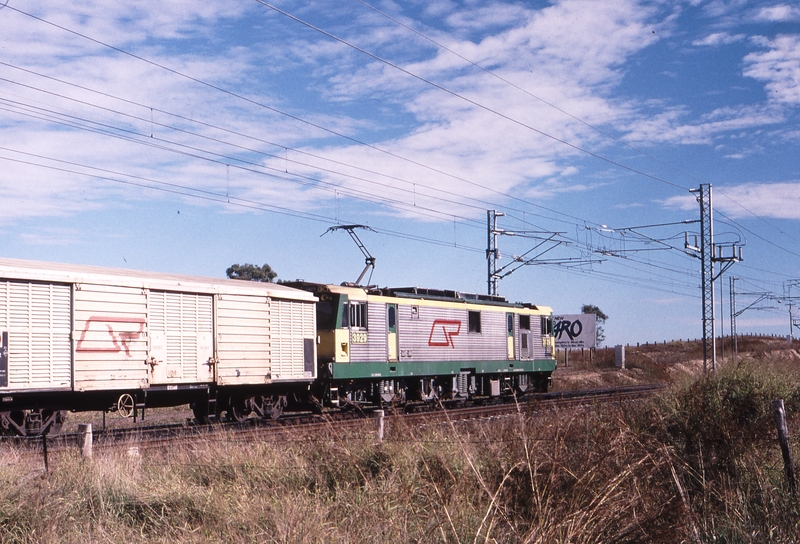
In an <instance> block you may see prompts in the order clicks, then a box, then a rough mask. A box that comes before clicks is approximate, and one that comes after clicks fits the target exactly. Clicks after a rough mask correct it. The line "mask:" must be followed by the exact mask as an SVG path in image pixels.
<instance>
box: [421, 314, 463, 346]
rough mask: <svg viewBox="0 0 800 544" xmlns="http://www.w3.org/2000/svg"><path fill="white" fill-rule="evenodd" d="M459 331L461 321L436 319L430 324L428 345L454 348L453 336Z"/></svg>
mask: <svg viewBox="0 0 800 544" xmlns="http://www.w3.org/2000/svg"><path fill="white" fill-rule="evenodd" d="M460 332H461V321H458V320H455V319H436V320H434V322H433V325H431V334H430V336H429V337H428V345H429V346H432V347H447V346H450V347H451V348H452V349H455V348H456V344H455V342H454V341H453V337H455V336H458V334H459V333H460Z"/></svg>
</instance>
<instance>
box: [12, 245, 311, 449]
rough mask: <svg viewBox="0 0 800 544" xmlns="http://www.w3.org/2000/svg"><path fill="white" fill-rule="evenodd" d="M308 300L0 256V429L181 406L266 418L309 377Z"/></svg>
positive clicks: (40, 427)
mask: <svg viewBox="0 0 800 544" xmlns="http://www.w3.org/2000/svg"><path fill="white" fill-rule="evenodd" d="M314 303H315V299H314V297H313V296H311V295H309V294H308V293H305V292H302V291H298V290H295V289H290V288H287V287H284V286H281V285H274V284H258V283H254V282H243V281H232V280H217V279H210V278H196V277H188V276H178V275H169V274H157V273H148V272H137V271H125V270H115V269H104V268H97V267H85V266H69V265H60V264H52V263H37V262H27V261H15V260H3V259H0V338H2V349H0V425H2V427H3V428H4V429H5V430H7V431H13V432H17V433H20V434H35V433H39V432H44V431H45V430H47V428H49V427H50V426H52V425H57V424H58V423H59V421H60V420H61V417H62V415H61V411H64V410H116V411H119V412H120V413H121V414H123V415H135V414H136V413H137V411H139V410H142V409H144V408H145V407H155V406H173V405H180V404H184V403H190V404H192V406H193V407H194V409H195V414H196V415H197V416H198V417H200V418H205V417H207V416H208V415H210V414H211V415H220V414H221V413H222V412H227V413H228V415H229V416H231V417H234V418H237V419H239V418H241V417H244V416H246V415H247V414H248V413H249V412H251V411H253V410H255V411H257V412H259V413H260V414H261V415H263V416H269V415H271V416H273V417H274V416H276V415H277V414H279V413H280V409H281V408H282V407H283V406H284V405H285V404H286V402H287V396H289V395H295V396H297V395H301V394H302V393H303V392H304V391H307V390H308V385H309V383H311V382H312V381H313V380H314V378H315V377H316V365H315V364H314V359H315V356H316V344H315V338H316V335H315V314H314Z"/></svg>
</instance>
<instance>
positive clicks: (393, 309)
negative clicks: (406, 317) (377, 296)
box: [388, 304, 397, 331]
mask: <svg viewBox="0 0 800 544" xmlns="http://www.w3.org/2000/svg"><path fill="white" fill-rule="evenodd" d="M388 314H389V315H388V321H389V330H390V331H391V330H392V329H394V328H396V327H397V315H396V314H397V306H395V305H394V304H389V310H388Z"/></svg>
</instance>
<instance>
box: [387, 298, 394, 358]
mask: <svg viewBox="0 0 800 544" xmlns="http://www.w3.org/2000/svg"><path fill="white" fill-rule="evenodd" d="M386 346H387V351H386V352H387V354H388V356H389V361H396V360H397V304H387V305H386Z"/></svg>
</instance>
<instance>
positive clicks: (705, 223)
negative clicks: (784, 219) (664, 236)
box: [685, 183, 742, 373]
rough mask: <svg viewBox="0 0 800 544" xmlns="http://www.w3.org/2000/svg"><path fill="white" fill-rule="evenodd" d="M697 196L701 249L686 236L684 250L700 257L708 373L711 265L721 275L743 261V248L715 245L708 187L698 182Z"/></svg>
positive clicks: (712, 345) (713, 346)
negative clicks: (716, 267)
mask: <svg viewBox="0 0 800 544" xmlns="http://www.w3.org/2000/svg"><path fill="white" fill-rule="evenodd" d="M691 192H692V193H695V194H696V195H697V201H698V202H699V203H700V247H697V241H696V240H695V244H694V245H689V236H688V233H687V236H686V244H685V247H686V249H690V250H692V251H694V252H697V253H699V255H697V254H691V253H690V255H692V256H694V257H699V258H700V261H701V265H700V271H701V287H702V295H703V370H704V371H705V372H708V370H709V368H708V360H709V358H710V359H711V372H712V373H714V372H716V371H717V343H716V342H715V338H714V280H716V279H717V277H718V276H715V275H714V263H715V262H719V263H720V271H719V274H720V275H721V274H722V273H723V272H725V270H727V269H728V268H729V267H730V266H731V265H732V264H733V263H735V262H739V261H741V260H742V248H741V247H740V246H738V245H737V243H736V242H732V243H728V244H725V245H720V246H715V245H714V218H713V206H712V204H711V184H709V183H701V184H700V189H693V190H692V191H691ZM726 248H729V249H730V254H729V255H726V254H725V249H726Z"/></svg>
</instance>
